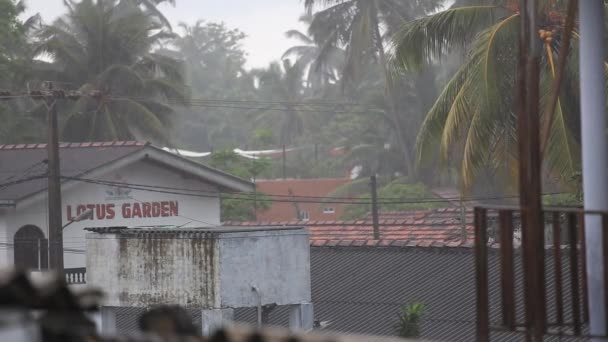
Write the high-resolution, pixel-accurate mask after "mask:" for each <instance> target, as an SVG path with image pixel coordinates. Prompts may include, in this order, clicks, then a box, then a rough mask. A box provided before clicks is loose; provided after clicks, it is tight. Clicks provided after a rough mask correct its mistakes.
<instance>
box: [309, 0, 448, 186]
mask: <svg viewBox="0 0 608 342" xmlns="http://www.w3.org/2000/svg"><path fill="white" fill-rule="evenodd" d="M442 4H443V1H422V2H421V1H399V0H306V1H305V6H306V8H307V10H309V11H314V10H315V9H316V7H318V6H319V5H322V9H321V10H319V11H317V12H316V13H315V14H314V18H313V21H312V23H311V25H310V29H309V31H310V33H311V35H312V36H313V37H314V38H315V41H317V42H326V44H324V45H325V46H331V45H333V46H339V47H345V49H346V59H345V63H344V65H343V70H342V81H343V83H344V84H356V83H357V82H358V81H360V80H361V79H362V78H364V77H365V72H364V69H365V68H366V67H367V66H368V65H369V64H370V63H378V64H380V65H381V66H382V71H383V75H384V79H385V82H384V83H385V86H386V94H385V97H386V103H387V104H388V108H389V109H388V113H389V115H390V117H391V118H392V121H393V127H394V129H395V132H396V135H397V137H398V139H397V140H398V142H399V146H400V149H401V151H402V153H403V154H404V160H405V163H404V164H405V165H404V168H405V172H406V173H407V174H408V175H412V174H413V173H414V168H413V161H412V157H411V153H412V151H411V145H412V143H411V142H410V141H409V140H411V139H409V137H408V136H407V135H405V134H403V128H404V126H405V124H404V122H403V117H402V115H401V113H400V110H399V108H398V106H397V102H398V100H397V99H398V97H399V95H398V91H397V89H396V88H395V87H394V84H393V82H392V80H391V77H390V73H389V69H388V68H387V53H386V52H387V38H388V37H389V36H390V35H391V33H392V32H393V30H394V29H396V28H397V25H398V24H399V23H402V22H403V21H408V20H412V19H414V18H417V17H419V16H422V15H424V14H426V13H429V12H430V11H433V10H435V9H437V8H438V7H439V6H440V5H442Z"/></svg>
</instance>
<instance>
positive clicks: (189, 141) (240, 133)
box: [163, 20, 258, 151]
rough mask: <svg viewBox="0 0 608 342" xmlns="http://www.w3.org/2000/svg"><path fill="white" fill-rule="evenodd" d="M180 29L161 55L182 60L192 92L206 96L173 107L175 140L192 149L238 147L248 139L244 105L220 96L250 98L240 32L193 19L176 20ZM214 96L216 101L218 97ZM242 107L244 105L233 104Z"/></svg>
mask: <svg viewBox="0 0 608 342" xmlns="http://www.w3.org/2000/svg"><path fill="white" fill-rule="evenodd" d="M180 29H181V34H180V35H179V36H178V37H176V39H175V40H174V41H173V45H175V47H176V50H175V51H174V50H165V51H163V53H164V54H167V55H170V56H174V57H175V58H180V59H184V61H185V64H186V70H187V73H186V74H187V75H188V79H187V83H188V85H189V87H190V89H191V92H192V97H193V98H196V99H209V100H210V101H212V102H211V103H207V104H206V105H205V104H203V105H199V104H195V105H194V106H192V107H191V108H180V109H178V116H177V117H176V125H175V131H176V132H179V135H178V136H176V143H177V144H178V145H180V146H185V147H187V148H192V149H196V150H207V151H208V150H210V149H224V148H228V147H230V146H243V145H244V144H245V143H246V142H247V140H248V139H249V138H250V133H249V130H250V129H251V128H252V127H251V125H250V124H249V121H251V120H248V118H247V115H248V113H249V110H247V108H246V107H247V106H248V105H243V104H238V103H232V104H228V105H226V104H222V102H221V101H224V100H225V101H234V100H235V99H237V100H238V101H246V100H255V99H257V98H258V97H257V96H256V90H255V87H254V81H253V77H252V75H251V73H249V72H248V71H246V70H245V55H246V54H245V51H244V50H243V48H242V42H243V39H244V38H245V34H244V33H243V32H241V31H239V30H236V29H230V28H228V27H226V26H225V25H224V24H218V23H213V22H204V21H202V20H199V21H197V22H196V23H195V24H193V25H188V24H185V23H181V24H180ZM218 101H219V102H218ZM235 107H245V108H235Z"/></svg>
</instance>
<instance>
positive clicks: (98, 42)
mask: <svg viewBox="0 0 608 342" xmlns="http://www.w3.org/2000/svg"><path fill="white" fill-rule="evenodd" d="M145 3H147V5H145V6H144V5H143V3H142V2H140V1H137V2H136V1H130V0H97V1H94V0H81V1H66V2H64V4H65V5H66V7H67V9H68V13H67V14H66V15H65V16H63V17H61V18H59V19H57V20H56V21H55V22H54V23H53V24H52V25H45V26H44V27H43V28H42V30H41V31H40V33H39V36H38V38H39V40H40V42H39V47H38V51H39V52H40V53H41V54H46V55H47V56H49V57H50V58H51V59H52V63H51V67H52V69H53V72H54V73H55V75H56V76H55V77H54V79H56V80H59V81H61V82H66V83H67V84H70V85H71V87H74V88H77V89H80V90H82V91H91V90H101V92H102V93H103V96H101V97H99V98H97V99H94V98H92V97H89V96H86V97H81V98H80V99H79V100H78V101H76V102H73V103H72V102H69V103H68V102H66V103H63V105H62V106H61V108H60V113H61V114H63V115H61V119H62V124H63V129H62V135H63V139H65V140H68V141H82V140H128V139H134V138H136V139H141V140H151V141H155V142H158V143H161V144H167V142H168V141H169V140H170V137H169V135H168V132H169V130H168V129H167V128H168V127H171V123H172V115H173V113H174V109H173V107H172V105H174V104H185V103H186V102H187V99H188V93H187V91H186V89H185V87H184V75H183V69H182V64H181V62H180V61H178V60H177V59H174V58H171V57H167V56H164V55H161V54H158V53H155V52H154V51H153V50H154V48H155V47H157V46H158V45H159V44H161V43H163V42H166V41H167V40H168V39H170V38H172V37H173V34H172V33H171V30H170V28H169V27H167V26H166V24H165V21H163V20H162V18H160V17H159V16H158V13H157V12H154V11H152V7H151V6H152V5H153V3H154V2H149V1H146V2H145ZM112 96H118V97H119V98H120V100H118V99H113V98H111V97H112Z"/></svg>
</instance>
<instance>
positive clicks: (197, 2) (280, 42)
mask: <svg viewBox="0 0 608 342" xmlns="http://www.w3.org/2000/svg"><path fill="white" fill-rule="evenodd" d="M176 2H177V4H176V6H175V7H173V6H168V5H163V6H162V10H163V12H164V13H165V15H166V16H167V18H169V20H170V21H171V22H172V23H173V24H177V23H179V22H182V21H183V22H186V23H189V24H192V23H194V22H196V20H198V19H203V20H206V21H216V22H220V21H221V22H224V23H226V25H227V26H228V27H229V28H238V29H240V30H241V31H243V32H245V33H246V34H247V38H246V40H245V43H244V46H243V47H244V48H245V50H246V51H247V53H248V66H249V67H263V66H266V65H267V64H268V62H270V61H272V60H276V59H279V58H280V57H281V55H282V54H283V52H284V51H285V50H286V49H287V48H288V47H290V46H291V45H293V44H294V43H295V42H293V41H289V40H288V39H286V38H285V35H284V33H285V31H287V30H289V29H292V28H300V29H303V26H302V25H300V24H299V23H298V18H299V16H300V14H301V13H302V12H303V11H304V4H303V1H302V0H255V1H254V0H177V1H176ZM26 3H27V5H28V14H29V15H31V14H34V13H40V14H41V15H42V17H43V19H44V20H45V21H46V22H49V21H51V20H53V19H54V18H56V17H57V16H59V15H61V14H63V13H64V12H65V11H64V6H63V1H62V0H26Z"/></svg>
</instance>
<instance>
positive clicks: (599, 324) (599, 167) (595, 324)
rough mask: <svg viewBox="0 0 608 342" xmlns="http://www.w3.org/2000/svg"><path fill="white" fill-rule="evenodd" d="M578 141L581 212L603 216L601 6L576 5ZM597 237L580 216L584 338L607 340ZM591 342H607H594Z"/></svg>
mask: <svg viewBox="0 0 608 342" xmlns="http://www.w3.org/2000/svg"><path fill="white" fill-rule="evenodd" d="M579 15H580V20H579V21H580V24H579V25H580V49H579V53H580V61H581V63H580V75H581V77H580V78H581V82H580V84H581V132H582V135H581V139H582V151H583V153H582V154H583V156H582V157H583V158H582V159H583V190H584V203H585V210H598V211H604V212H605V211H608V178H607V177H606V172H608V139H607V137H606V118H605V115H606V112H605V103H606V102H605V101H606V98H605V94H604V89H605V80H604V58H605V56H606V55H605V51H604V50H605V48H606V47H605V44H604V38H605V37H604V2H603V1H597V0H596V1H589V0H581V1H579ZM603 234H608V231H605V230H603V229H602V217H601V216H600V215H586V216H585V243H586V257H587V270H586V272H587V291H588V292H587V293H588V294H589V296H588V297H589V299H588V303H589V323H590V327H589V328H590V334H591V335H595V336H600V335H608V331H607V329H606V328H607V327H606V315H607V313H606V310H607V308H606V307H605V303H606V298H605V296H606V293H605V286H606V285H607V284H604V272H606V271H607V270H606V268H605V267H606V265H604V264H603V262H602V260H604V256H603V253H602V241H603V237H604V236H603ZM593 341H608V339H606V338H599V337H598V338H595V339H593Z"/></svg>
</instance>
